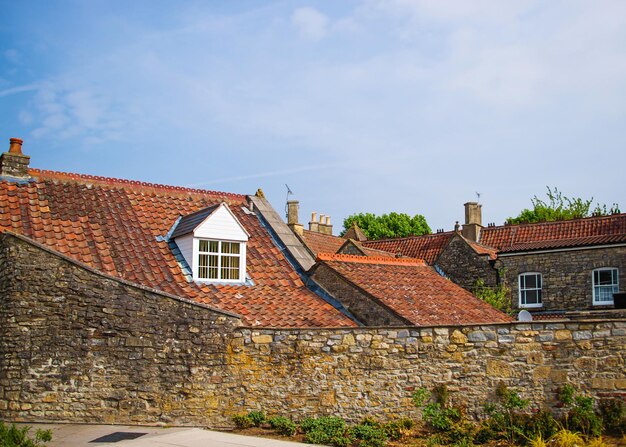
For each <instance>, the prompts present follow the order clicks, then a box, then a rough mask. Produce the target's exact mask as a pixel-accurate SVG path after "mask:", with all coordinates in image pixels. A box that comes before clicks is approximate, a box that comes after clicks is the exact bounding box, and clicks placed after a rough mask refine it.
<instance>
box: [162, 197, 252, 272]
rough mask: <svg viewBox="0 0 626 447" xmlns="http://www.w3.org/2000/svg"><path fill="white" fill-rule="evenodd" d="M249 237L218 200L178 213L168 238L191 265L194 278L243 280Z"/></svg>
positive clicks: (226, 207)
mask: <svg viewBox="0 0 626 447" xmlns="http://www.w3.org/2000/svg"><path fill="white" fill-rule="evenodd" d="M249 237H250V235H249V234H248V232H247V231H246V229H245V228H244V226H243V225H242V224H241V223H240V222H239V220H238V219H237V217H236V216H235V215H234V214H233V212H232V211H231V209H230V208H229V206H228V205H227V204H226V203H224V202H222V203H220V204H217V205H213V206H210V207H208V208H203V209H201V210H198V211H196V212H195V213H192V214H188V215H186V216H182V217H181V218H180V219H179V221H178V223H177V224H176V227H175V228H174V230H173V232H172V235H171V236H170V239H172V240H174V242H175V243H176V245H177V246H178V248H179V250H180V252H181V254H182V255H183V257H184V258H185V261H186V262H187V264H188V265H189V267H190V268H191V271H192V275H193V280H194V281H198V282H213V283H243V282H244V281H245V278H246V243H247V241H248V239H249Z"/></svg>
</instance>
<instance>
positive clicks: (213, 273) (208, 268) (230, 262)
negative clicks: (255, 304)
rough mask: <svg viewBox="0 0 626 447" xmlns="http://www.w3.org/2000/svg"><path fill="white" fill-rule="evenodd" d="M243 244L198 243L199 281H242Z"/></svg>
mask: <svg viewBox="0 0 626 447" xmlns="http://www.w3.org/2000/svg"><path fill="white" fill-rule="evenodd" d="M240 267H241V242H227V241H211V240H206V239H200V240H199V241H198V279H215V280H224V281H238V280H240V279H241V278H240V274H241V273H240V272H241V268H240Z"/></svg>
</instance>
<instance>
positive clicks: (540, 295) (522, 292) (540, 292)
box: [517, 272, 543, 308]
mask: <svg viewBox="0 0 626 447" xmlns="http://www.w3.org/2000/svg"><path fill="white" fill-rule="evenodd" d="M531 275H533V276H536V277H537V278H538V279H539V282H540V283H539V287H533V288H530V287H526V281H525V280H524V287H523V288H522V278H525V277H526V276H531ZM517 290H518V298H519V307H520V308H522V307H524V308H533V307H535V308H536V307H543V275H542V274H541V273H539V272H524V273H520V274H519V275H518V277H517ZM535 290H536V291H538V294H537V295H538V298H539V300H538V301H539V302H538V303H531V304H525V303H523V302H522V297H525V292H528V291H535Z"/></svg>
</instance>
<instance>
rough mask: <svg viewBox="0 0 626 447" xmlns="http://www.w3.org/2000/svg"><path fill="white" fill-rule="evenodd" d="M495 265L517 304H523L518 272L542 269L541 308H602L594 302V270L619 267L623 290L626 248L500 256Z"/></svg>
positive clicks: (540, 271) (539, 270)
mask: <svg viewBox="0 0 626 447" xmlns="http://www.w3.org/2000/svg"><path fill="white" fill-rule="evenodd" d="M495 267H496V268H497V269H498V270H500V271H502V272H504V279H505V280H506V283H507V285H508V286H509V287H510V288H511V290H512V296H513V301H512V302H513V305H514V306H515V307H517V306H518V305H519V291H518V287H519V284H518V275H519V274H520V273H524V272H538V273H541V274H542V278H543V291H542V294H543V307H542V308H541V309H539V310H563V309H567V310H584V309H599V308H602V307H603V306H594V305H593V291H592V277H591V275H592V271H593V269H596V268H600V267H616V268H618V269H619V272H620V278H619V281H620V291H622V292H623V291H624V290H625V289H624V278H623V277H622V274H623V273H624V272H626V247H611V248H596V249H589V250H572V251H559V252H548V253H528V254H517V255H514V256H503V255H500V256H499V257H498V261H497V262H496V265H495Z"/></svg>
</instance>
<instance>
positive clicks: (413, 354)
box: [0, 234, 626, 427]
mask: <svg viewBox="0 0 626 447" xmlns="http://www.w3.org/2000/svg"><path fill="white" fill-rule="evenodd" d="M0 293H2V296H1V302H0V304H1V309H0V328H2V329H1V330H2V332H1V336H2V339H1V340H0V419H4V420H22V421H75V422H92V423H93V422H104V423H149V424H151V423H157V422H166V423H170V424H194V425H206V426H212V427H223V426H227V425H229V424H230V416H231V415H232V414H234V413H236V412H240V411H245V410H251V409H262V410H264V411H265V412H267V413H269V414H282V415H286V416H292V417H294V418H301V417H304V416H312V415H321V414H334V415H338V416H342V417H344V418H346V419H349V420H352V421H356V420H359V419H360V418H362V417H363V416H365V415H372V416H375V417H379V418H390V417H394V416H417V414H416V410H415V408H413V406H412V404H411V395H412V393H413V392H414V391H415V389H416V388H418V387H421V386H424V387H427V388H431V387H433V386H434V385H436V384H444V383H445V384H447V385H448V387H449V389H450V391H451V399H453V400H454V401H456V402H458V403H461V404H462V405H464V406H466V407H467V409H468V412H469V413H470V414H475V413H477V412H479V411H480V408H481V407H482V404H483V402H484V401H485V400H486V399H488V398H489V397H490V396H492V395H493V393H494V390H495V388H496V386H497V384H498V383H499V382H500V381H502V382H504V383H505V384H507V385H509V386H512V387H516V388H518V389H520V390H521V391H522V394H523V396H524V397H526V398H529V399H531V400H533V401H534V402H546V404H547V405H552V404H554V399H555V391H556V389H557V387H558V386H560V385H561V384H563V383H565V382H570V383H573V384H575V385H576V386H579V387H581V388H583V389H584V390H585V391H587V392H589V393H591V394H592V395H594V396H596V397H599V396H603V395H611V396H616V395H617V396H624V395H626V320H623V319H622V320H613V321H608V320H607V321H597V320H595V321H580V322H551V323H545V322H544V323H532V324H521V323H513V324H499V325H477V326H465V327H424V328H415V327H395V328H391V327H386V328H354V329H301V330H297V329H289V330H286V329H255V328H245V327H240V326H239V320H238V319H237V318H236V317H234V316H232V315H229V314H226V313H223V312H219V311H216V310H213V309H210V308H207V307H205V306H200V305H197V304H193V303H189V302H186V301H184V300H180V299H177V298H176V297H171V296H168V295H164V294H161V293H159V292H156V291H152V290H149V289H145V288H141V287H137V286H133V285H132V284H129V283H126V282H123V281H118V280H115V279H113V278H110V277H107V276H104V275H101V274H98V273H97V272H94V271H92V270H90V269H88V268H85V267H84V266H81V265H77V264H76V263H75V262H72V261H70V260H68V259H66V258H64V257H62V256H59V255H57V254H54V253H52V252H49V251H47V250H45V249H43V248H42V247H40V246H37V245H36V244H33V243H31V242H29V241H27V240H24V239H22V238H17V237H15V236H10V235H6V234H5V235H3V236H2V237H1V238H0Z"/></svg>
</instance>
